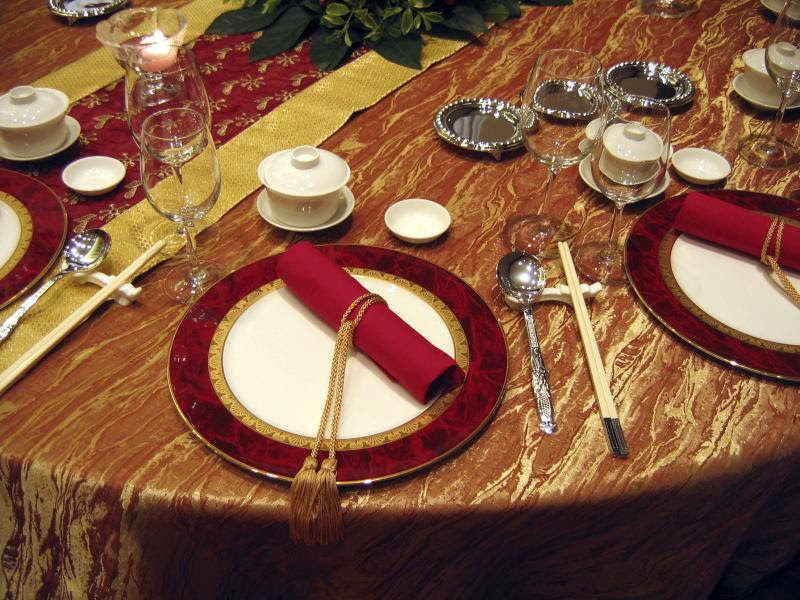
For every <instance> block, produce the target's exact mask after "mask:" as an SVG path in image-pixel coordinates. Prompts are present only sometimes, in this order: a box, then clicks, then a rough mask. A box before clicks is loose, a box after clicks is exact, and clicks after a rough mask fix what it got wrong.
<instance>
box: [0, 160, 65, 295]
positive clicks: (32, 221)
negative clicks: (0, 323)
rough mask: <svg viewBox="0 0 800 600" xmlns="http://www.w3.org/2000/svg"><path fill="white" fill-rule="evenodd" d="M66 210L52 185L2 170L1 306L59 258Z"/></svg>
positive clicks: (31, 283)
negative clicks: (50, 186) (51, 187)
mask: <svg viewBox="0 0 800 600" xmlns="http://www.w3.org/2000/svg"><path fill="white" fill-rule="evenodd" d="M66 235H67V213H66V211H65V210H64V205H63V204H61V201H60V200H59V199H58V197H56V195H55V194H54V193H53V191H52V190H50V188H48V187H47V186H46V185H44V184H43V183H40V182H38V181H36V180H35V179H33V178H31V177H28V176H27V175H22V174H20V173H16V172H15V171H8V170H6V169H0V308H3V307H5V306H7V305H8V304H10V303H11V302H13V301H14V300H16V299H17V298H19V297H20V296H21V295H22V294H24V293H25V292H26V291H28V290H29V289H30V288H31V287H32V286H33V285H34V284H35V283H36V282H37V281H38V280H39V279H40V278H41V277H42V275H44V274H45V273H46V272H47V271H48V270H49V269H50V267H51V266H52V265H53V263H55V261H56V260H57V259H58V257H59V255H60V253H61V248H62V246H63V245H64V240H65V239H66Z"/></svg>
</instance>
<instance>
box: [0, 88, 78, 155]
mask: <svg viewBox="0 0 800 600" xmlns="http://www.w3.org/2000/svg"><path fill="white" fill-rule="evenodd" d="M68 107H69V99H68V98H67V96H66V94H64V92H62V91H61V90H56V89H52V88H43V87H33V86H30V85H20V86H17V87H15V88H12V89H11V90H10V91H9V92H7V93H5V94H3V95H2V96H0V140H2V142H3V144H4V145H5V146H6V148H8V150H9V151H10V152H12V153H13V154H16V155H17V156H21V157H24V158H30V157H32V156H37V155H40V154H43V153H46V152H50V151H52V150H53V149H54V148H57V147H59V146H60V145H61V144H62V143H63V142H64V140H65V139H66V137H67V128H66V125H65V123H64V116H65V115H66V113H67V108H68Z"/></svg>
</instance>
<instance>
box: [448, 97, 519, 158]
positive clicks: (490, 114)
mask: <svg viewBox="0 0 800 600" xmlns="http://www.w3.org/2000/svg"><path fill="white" fill-rule="evenodd" d="M519 121H520V115H519V108H518V107H517V106H515V105H514V104H510V103H508V102H505V101H503V100H497V99H495V98H463V99H461V100H456V101H454V102H450V103H449V104H445V105H444V106H443V107H442V108H440V109H439V112H437V113H436V116H435V117H434V119H433V129H434V130H435V131H436V133H437V134H439V136H440V137H441V138H442V139H444V140H446V141H448V142H450V143H451V144H453V145H455V146H458V147H459V148H466V149H467V150H475V151H477V152H487V153H489V154H491V155H492V156H493V157H494V158H495V159H497V160H500V155H501V154H502V153H503V152H505V151H507V150H513V149H514V148H519V147H520V146H521V145H522V134H521V133H520V131H519V127H518V124H519Z"/></svg>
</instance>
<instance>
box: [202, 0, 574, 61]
mask: <svg viewBox="0 0 800 600" xmlns="http://www.w3.org/2000/svg"><path fill="white" fill-rule="evenodd" d="M224 1H226V2H227V1H230V0H224ZM234 1H236V0H234ZM239 1H240V2H241V1H242V0H239ZM525 1H526V2H527V3H529V4H538V5H541V6H545V5H565V4H570V3H571V2H572V0H525ZM520 14H521V13H520V0H243V4H242V6H241V7H240V8H237V9H234V10H231V11H228V12H226V13H223V14H222V15H220V16H219V17H217V18H216V19H215V20H214V22H213V23H211V25H210V26H209V27H208V29H207V30H206V33H213V34H223V35H230V34H236V33H250V32H254V31H259V30H263V35H262V36H261V37H260V38H258V39H257V40H256V41H255V42H254V43H253V46H252V48H251V50H250V61H251V62H252V61H256V60H261V59H262V58H267V57H269V56H275V55H276V54H280V53H281V52H284V51H286V50H288V49H289V48H291V47H293V46H294V45H295V44H296V43H297V42H298V41H299V40H300V39H301V38H302V37H304V36H308V35H310V36H311V60H312V62H313V63H314V65H315V66H316V67H318V68H320V69H323V70H330V69H334V68H336V67H337V66H338V65H339V64H340V63H341V62H342V61H343V60H344V59H345V57H347V55H348V54H349V53H350V52H351V51H353V50H354V49H356V48H359V47H361V46H364V45H366V46H368V47H369V48H372V49H373V50H375V51H376V52H377V53H378V54H380V55H381V56H383V57H384V58H386V59H387V60H390V61H392V62H395V63H398V64H401V65H404V66H407V67H411V68H415V69H420V68H421V64H420V55H421V53H422V44H423V40H422V35H421V34H423V33H425V34H427V35H432V36H437V37H446V38H451V39H452V38H455V39H463V40H471V39H473V38H475V37H477V36H478V35H480V34H482V33H484V32H486V31H487V30H488V26H487V24H488V23H489V22H492V23H502V22H503V21H506V20H508V19H512V18H516V17H519V16H520Z"/></svg>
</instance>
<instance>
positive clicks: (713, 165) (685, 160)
mask: <svg viewBox="0 0 800 600" xmlns="http://www.w3.org/2000/svg"><path fill="white" fill-rule="evenodd" d="M672 166H673V167H675V170H676V171H677V172H678V175H680V176H681V177H683V178H684V179H685V180H686V181H688V182H690V183H696V184H697V185H710V184H712V183H716V182H718V181H721V180H722V179H725V178H726V177H727V176H728V175H729V174H730V172H731V165H730V163H728V161H727V160H725V157H723V156H721V155H719V154H717V153H716V152H712V151H711V150H706V149H705V148H681V149H680V150H678V151H677V152H675V154H673V155H672Z"/></svg>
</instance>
